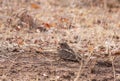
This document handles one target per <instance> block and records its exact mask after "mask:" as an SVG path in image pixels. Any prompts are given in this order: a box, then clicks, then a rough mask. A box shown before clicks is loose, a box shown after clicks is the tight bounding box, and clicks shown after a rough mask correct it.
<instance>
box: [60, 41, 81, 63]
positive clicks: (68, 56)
mask: <svg viewBox="0 0 120 81" xmlns="http://www.w3.org/2000/svg"><path fill="white" fill-rule="evenodd" d="M58 53H59V57H60V58H61V59H63V60H68V61H74V62H79V61H80V60H81V57H80V56H79V54H78V55H77V54H76V53H75V52H74V51H73V49H71V48H70V46H69V45H68V44H67V43H66V42H63V43H59V48H58Z"/></svg>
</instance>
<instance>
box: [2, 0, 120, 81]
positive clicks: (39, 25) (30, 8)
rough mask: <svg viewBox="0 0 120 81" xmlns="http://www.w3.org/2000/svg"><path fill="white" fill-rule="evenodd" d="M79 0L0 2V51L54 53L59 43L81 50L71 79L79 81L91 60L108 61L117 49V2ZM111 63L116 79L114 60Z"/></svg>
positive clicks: (119, 28) (119, 30) (119, 44)
mask: <svg viewBox="0 0 120 81" xmlns="http://www.w3.org/2000/svg"><path fill="white" fill-rule="evenodd" d="M80 1H81V2H80ZM80 1H79V0H72V1H71V2H70V1H69V0H60V1H54V0H29V1H27V0H16V1H14V0H3V1H2V0H1V1H0V33H1V35H0V46H1V47H0V50H4V49H6V48H8V49H12V48H14V47H15V48H20V49H22V50H31V49H34V50H38V51H39V48H42V49H43V51H46V50H56V48H57V45H58V43H59V42H60V41H67V42H68V43H69V44H70V45H71V46H72V47H73V49H74V50H75V51H77V52H78V53H81V52H80V51H81V50H82V54H81V55H83V58H84V57H87V58H88V59H87V60H85V59H84V60H85V64H83V65H81V66H80V71H79V72H78V74H77V75H76V76H77V77H76V78H75V80H74V81H79V77H80V76H81V75H80V74H81V70H84V68H82V67H83V66H86V65H87V64H88V62H89V61H90V60H91V59H96V58H97V56H104V55H106V54H108V55H110V57H109V58H112V57H113V56H112V54H113V53H114V52H116V51H118V50H120V21H119V19H120V6H119V3H116V2H114V1H115V0H114V1H113V0H111V1H107V2H104V1H106V0H102V1H103V2H102V1H101V2H99V0H96V2H94V3H93V2H91V4H89V3H88V2H87V1H83V0H80ZM82 1H83V2H82ZM88 1H89V2H90V0H88ZM112 1H113V2H112ZM67 2H69V3H67ZM118 2H119V1H118ZM105 3H106V4H105ZM113 3H114V4H113ZM101 5H102V6H101ZM111 39H112V40H111ZM102 48H104V51H101V49H102ZM108 51H109V52H108ZM111 62H112V66H113V73H114V74H113V75H114V78H116V77H115V74H116V73H115V68H114V59H112V61H111ZM36 81H38V79H37V78H36ZM56 81H57V80H56ZM114 81H115V79H114Z"/></svg>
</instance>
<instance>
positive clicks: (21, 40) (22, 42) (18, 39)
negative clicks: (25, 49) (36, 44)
mask: <svg viewBox="0 0 120 81" xmlns="http://www.w3.org/2000/svg"><path fill="white" fill-rule="evenodd" d="M17 44H18V45H23V44H24V40H23V39H22V38H20V37H19V38H17Z"/></svg>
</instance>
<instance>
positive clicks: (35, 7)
mask: <svg viewBox="0 0 120 81" xmlns="http://www.w3.org/2000/svg"><path fill="white" fill-rule="evenodd" d="M31 7H32V8H34V9H39V8H40V6H39V5H38V4H36V3H31Z"/></svg>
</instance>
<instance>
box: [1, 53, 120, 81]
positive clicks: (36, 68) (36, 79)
mask: <svg viewBox="0 0 120 81" xmlns="http://www.w3.org/2000/svg"><path fill="white" fill-rule="evenodd" d="M0 54H1V56H0V64H1V65H0V79H1V81H9V80H10V81H11V80H13V81H21V79H22V80H24V81H28V80H31V81H56V80H57V81H73V80H74V79H75V77H76V76H77V73H78V69H79V66H80V63H78V62H72V61H64V60H61V59H59V56H58V54H57V53H51V52H44V53H35V52H34V53H32V52H23V53H20V52H9V53H7V55H6V53H5V52H0ZM3 54H4V55H3ZM2 55H3V56H2ZM5 55H6V56H5ZM119 59H120V57H115V58H114V65H112V62H111V61H110V60H109V58H108V57H105V58H102V57H99V58H97V59H96V60H90V61H89V62H88V63H87V64H86V65H85V66H82V68H83V70H82V73H81V74H80V75H79V76H80V77H79V79H78V80H79V81H88V80H91V81H113V80H114V71H115V77H116V78H115V79H116V81H119V80H120V78H119V76H120V68H119V67H120V60H119ZM113 66H114V69H115V70H113Z"/></svg>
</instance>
